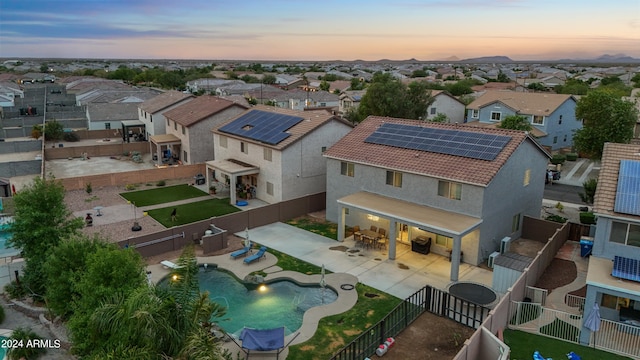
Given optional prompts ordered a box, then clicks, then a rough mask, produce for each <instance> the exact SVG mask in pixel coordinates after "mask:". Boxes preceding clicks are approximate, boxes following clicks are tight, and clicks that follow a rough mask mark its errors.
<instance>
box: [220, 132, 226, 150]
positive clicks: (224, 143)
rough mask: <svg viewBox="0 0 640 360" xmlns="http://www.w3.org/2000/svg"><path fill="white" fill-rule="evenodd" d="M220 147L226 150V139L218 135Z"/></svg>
mask: <svg viewBox="0 0 640 360" xmlns="http://www.w3.org/2000/svg"><path fill="white" fill-rule="evenodd" d="M220 147H223V148H225V149H226V148H227V137H226V136H222V135H220Z"/></svg>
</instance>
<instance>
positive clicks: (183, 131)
mask: <svg viewBox="0 0 640 360" xmlns="http://www.w3.org/2000/svg"><path fill="white" fill-rule="evenodd" d="M180 126H181V127H182V135H184V133H185V130H184V125H180Z"/></svg>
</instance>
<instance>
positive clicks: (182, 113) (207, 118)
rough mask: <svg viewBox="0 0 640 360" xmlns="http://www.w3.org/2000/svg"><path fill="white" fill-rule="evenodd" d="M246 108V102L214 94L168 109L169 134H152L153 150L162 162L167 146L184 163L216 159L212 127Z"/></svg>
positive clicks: (159, 162)
mask: <svg viewBox="0 0 640 360" xmlns="http://www.w3.org/2000/svg"><path fill="white" fill-rule="evenodd" d="M246 109H247V108H246V106H244V105H241V104H238V103H235V102H233V101H229V100H225V99H221V98H219V97H216V96H210V95H203V96H200V97H197V98H195V99H193V100H191V101H189V102H186V103H183V104H182V105H180V106H178V107H176V108H174V109H171V110H169V111H167V112H165V113H164V117H165V118H166V124H165V125H166V126H165V131H166V134H164V135H155V136H151V137H150V138H149V140H150V146H151V153H152V154H154V153H155V154H156V156H157V164H158V165H162V161H163V155H165V154H164V153H163V152H162V151H163V149H168V150H171V157H172V158H173V159H176V158H178V159H179V160H180V162H182V163H183V164H198V163H204V162H206V161H209V160H213V158H214V157H213V156H214V154H213V139H212V138H211V130H212V129H213V128H214V127H216V126H218V125H220V124H222V123H224V122H226V121H227V120H229V119H231V118H233V117H235V116H237V115H238V114H240V113H242V112H243V111H245V110H246ZM154 145H155V151H154Z"/></svg>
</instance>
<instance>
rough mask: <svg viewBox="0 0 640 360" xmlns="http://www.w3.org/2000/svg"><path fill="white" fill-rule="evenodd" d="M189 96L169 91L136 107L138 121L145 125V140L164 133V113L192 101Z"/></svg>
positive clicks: (165, 120) (191, 96) (192, 97)
mask: <svg viewBox="0 0 640 360" xmlns="http://www.w3.org/2000/svg"><path fill="white" fill-rule="evenodd" d="M194 98H195V97H194V96H193V95H191V94H185V93H183V92H180V91H176V90H169V91H167V92H164V93H162V94H160V95H158V96H156V97H154V98H151V99H149V100H147V101H145V102H143V103H141V104H139V105H138V120H140V121H142V122H143V123H144V124H145V129H146V132H147V133H146V136H145V138H146V139H149V138H150V137H151V136H154V135H162V134H165V133H166V122H167V119H166V118H165V117H164V113H165V112H167V111H169V110H171V109H174V108H176V107H178V106H180V105H181V104H184V103H186V102H188V101H191V100H193V99H194Z"/></svg>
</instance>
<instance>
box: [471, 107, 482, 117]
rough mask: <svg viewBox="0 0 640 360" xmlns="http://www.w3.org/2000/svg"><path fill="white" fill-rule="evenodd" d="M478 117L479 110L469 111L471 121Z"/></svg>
mask: <svg viewBox="0 0 640 360" xmlns="http://www.w3.org/2000/svg"><path fill="white" fill-rule="evenodd" d="M479 117H480V110H479V109H473V110H471V118H472V119H477V118H479Z"/></svg>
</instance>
